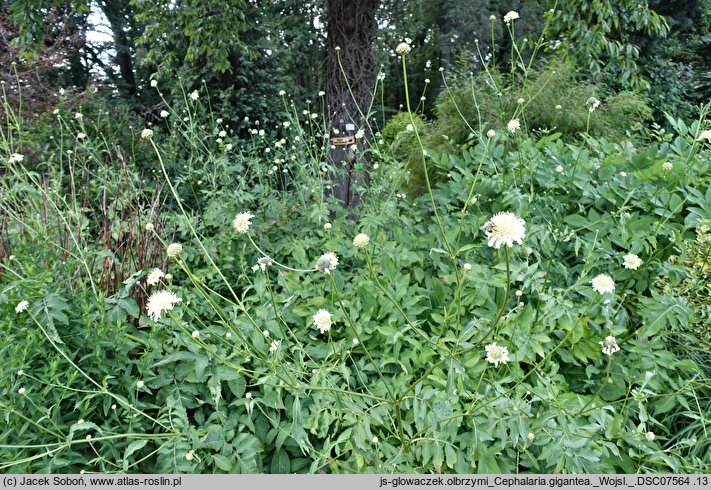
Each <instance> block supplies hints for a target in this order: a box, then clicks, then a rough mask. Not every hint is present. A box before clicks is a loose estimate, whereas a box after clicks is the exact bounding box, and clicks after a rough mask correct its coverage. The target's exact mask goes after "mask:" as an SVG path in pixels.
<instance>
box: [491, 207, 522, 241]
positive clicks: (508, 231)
mask: <svg viewBox="0 0 711 490" xmlns="http://www.w3.org/2000/svg"><path fill="white" fill-rule="evenodd" d="M484 232H485V233H486V237H487V238H488V239H489V242H488V245H489V246H490V247H494V248H497V249H498V248H501V245H504V244H505V245H508V246H509V247H513V244H514V242H516V243H518V244H519V245H521V244H523V239H524V237H525V236H526V222H525V221H524V220H522V219H521V218H519V217H518V216H516V215H515V214H513V213H509V212H504V213H497V214H495V215H494V216H492V218H491V219H490V220H489V221H487V222H486V223H485V224H484Z"/></svg>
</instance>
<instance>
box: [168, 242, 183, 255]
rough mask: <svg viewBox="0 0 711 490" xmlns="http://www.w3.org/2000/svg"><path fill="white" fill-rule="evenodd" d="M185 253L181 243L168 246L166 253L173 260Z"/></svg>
mask: <svg viewBox="0 0 711 490" xmlns="http://www.w3.org/2000/svg"><path fill="white" fill-rule="evenodd" d="M182 251H183V246H182V245H181V244H179V243H171V244H170V245H168V248H167V249H166V253H167V254H168V257H169V258H171V259H174V258H175V257H177V256H178V255H180V254H181V253H182Z"/></svg>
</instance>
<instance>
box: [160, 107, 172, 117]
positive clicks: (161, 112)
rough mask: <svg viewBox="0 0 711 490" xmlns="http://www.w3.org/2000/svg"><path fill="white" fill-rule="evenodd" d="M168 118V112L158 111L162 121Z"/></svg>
mask: <svg viewBox="0 0 711 490" xmlns="http://www.w3.org/2000/svg"><path fill="white" fill-rule="evenodd" d="M168 116H170V112H168V111H166V110H165V109H163V110H162V111H160V117H162V118H163V119H165V118H166V117H168Z"/></svg>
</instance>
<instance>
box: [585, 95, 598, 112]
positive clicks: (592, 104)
mask: <svg viewBox="0 0 711 490" xmlns="http://www.w3.org/2000/svg"><path fill="white" fill-rule="evenodd" d="M585 105H586V106H588V110H589V111H590V112H593V111H594V110H595V109H597V108H598V107H600V101H599V100H597V99H596V98H595V97H590V98H589V99H588V100H587V101H586V102H585Z"/></svg>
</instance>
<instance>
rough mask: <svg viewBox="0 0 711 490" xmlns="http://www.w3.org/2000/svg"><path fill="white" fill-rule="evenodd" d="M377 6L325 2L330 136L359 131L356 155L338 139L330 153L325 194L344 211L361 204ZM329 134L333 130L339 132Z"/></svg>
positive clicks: (369, 0)
mask: <svg viewBox="0 0 711 490" xmlns="http://www.w3.org/2000/svg"><path fill="white" fill-rule="evenodd" d="M379 3H380V0H357V1H353V0H328V21H327V27H326V28H327V33H328V36H327V40H326V57H325V77H324V78H325V87H324V91H325V92H326V107H327V117H328V120H329V121H330V126H331V136H332V137H343V136H345V135H355V133H356V132H357V131H358V130H360V129H362V130H363V131H364V137H363V138H362V139H359V140H358V146H359V148H358V150H357V151H356V152H354V151H353V150H352V149H351V143H345V142H343V141H341V142H339V144H337V145H336V146H335V149H334V148H332V149H331V151H330V152H329V160H330V163H331V165H332V166H333V168H334V169H335V170H334V171H333V172H332V174H331V175H330V181H331V186H332V188H331V189H330V194H331V195H334V196H336V197H337V198H338V199H339V200H340V201H341V202H342V203H343V205H344V206H346V207H351V206H354V205H356V204H358V203H359V202H360V201H361V197H362V196H361V195H360V194H359V192H358V191H357V189H356V187H357V186H358V185H365V184H366V172H365V168H364V163H365V161H364V158H363V156H362V155H363V150H364V149H365V145H366V144H367V141H368V140H369V137H370V135H369V134H368V130H367V124H366V121H365V116H366V115H367V114H366V112H367V110H368V107H369V105H370V99H371V89H372V87H373V86H374V77H375V60H374V57H373V38H374V36H375V32H376V29H377V24H376V21H375V12H376V10H377V9H378V4H379ZM339 58H340V63H339ZM350 125H352V126H350ZM347 128H348V129H347ZM334 130H338V134H336V132H335V131H334Z"/></svg>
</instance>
